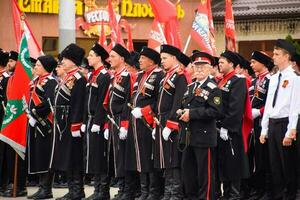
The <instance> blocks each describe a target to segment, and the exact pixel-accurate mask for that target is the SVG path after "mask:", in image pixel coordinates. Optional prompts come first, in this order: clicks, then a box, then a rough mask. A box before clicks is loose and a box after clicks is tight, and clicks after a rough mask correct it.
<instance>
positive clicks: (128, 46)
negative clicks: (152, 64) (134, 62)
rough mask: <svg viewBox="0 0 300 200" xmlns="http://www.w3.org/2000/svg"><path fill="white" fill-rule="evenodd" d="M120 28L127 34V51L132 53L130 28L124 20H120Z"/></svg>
mask: <svg viewBox="0 0 300 200" xmlns="http://www.w3.org/2000/svg"><path fill="white" fill-rule="evenodd" d="M120 26H121V27H122V28H123V29H124V30H125V32H126V33H127V50H128V51H129V52H131V51H134V49H133V42H132V34H131V26H130V24H129V23H128V21H127V20H126V19H121V21H120Z"/></svg>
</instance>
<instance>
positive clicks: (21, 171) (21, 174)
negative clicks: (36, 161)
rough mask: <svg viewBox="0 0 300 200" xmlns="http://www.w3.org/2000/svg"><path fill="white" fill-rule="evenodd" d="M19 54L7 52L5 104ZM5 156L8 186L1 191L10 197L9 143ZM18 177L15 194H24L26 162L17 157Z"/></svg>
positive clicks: (11, 153)
mask: <svg viewBox="0 0 300 200" xmlns="http://www.w3.org/2000/svg"><path fill="white" fill-rule="evenodd" d="M18 56H19V54H18V53H17V52H15V51H10V52H9V60H8V63H7V68H8V72H7V73H4V74H3V75H4V78H3V79H2V81H1V82H2V83H1V84H2V87H3V89H4V91H5V93H4V94H5V97H4V99H5V100H4V102H5V104H6V89H7V84H8V81H9V78H10V77H11V76H13V73H14V71H15V68H16V64H17V60H18ZM5 146H6V147H5V150H4V151H5V153H4V154H5V158H4V165H5V166H6V169H4V173H5V174H7V178H8V179H7V180H4V181H5V182H6V183H8V187H7V188H6V191H5V192H4V193H3V196H4V197H12V196H13V182H14V166H15V155H16V152H15V150H14V149H13V148H11V147H10V146H9V145H7V144H5ZM17 168H18V177H17V183H18V184H17V196H26V195H27V190H26V174H27V171H26V162H25V160H22V159H18V166H17Z"/></svg>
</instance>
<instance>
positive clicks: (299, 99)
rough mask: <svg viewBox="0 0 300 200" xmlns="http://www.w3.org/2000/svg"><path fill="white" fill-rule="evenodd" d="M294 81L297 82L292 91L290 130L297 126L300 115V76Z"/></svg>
mask: <svg viewBox="0 0 300 200" xmlns="http://www.w3.org/2000/svg"><path fill="white" fill-rule="evenodd" d="M294 82H295V84H294V87H293V91H292V100H291V101H292V102H291V112H290V115H289V127H288V129H289V130H290V129H296V128H297V122H298V116H299V114H300V76H297V77H296V78H295V80H294Z"/></svg>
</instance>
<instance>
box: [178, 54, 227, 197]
mask: <svg viewBox="0 0 300 200" xmlns="http://www.w3.org/2000/svg"><path fill="white" fill-rule="evenodd" d="M200 54H201V55H202V56H201V57H198V60H197V62H196V63H195V64H194V65H193V69H194V74H193V75H194V77H195V80H194V82H193V83H191V84H190V85H189V86H188V89H187V91H186V93H185V95H184V99H183V105H182V109H179V110H178V111H177V114H178V115H179V116H180V120H181V121H183V122H184V123H186V124H185V126H183V127H181V133H180V134H181V136H182V137H186V141H185V142H186V145H187V147H186V149H185V151H184V152H183V158H182V170H183V180H184V185H185V192H186V195H187V197H188V199H191V200H192V199H195V200H196V199H197V200H198V199H211V200H213V199H215V188H214V186H215V166H214V158H215V151H214V147H216V145H217V130H216V119H217V118H219V116H220V115H221V113H222V104H221V91H220V89H219V88H218V87H217V85H216V84H215V83H214V81H212V80H211V79H210V78H209V72H210V70H211V68H212V66H211V63H213V62H214V58H213V57H212V56H211V55H209V54H206V53H204V52H199V55H200ZM186 174H187V175H188V174H193V177H190V176H188V177H189V179H185V175H186ZM190 178H192V179H197V181H196V185H195V186H193V187H190V186H191V185H190V182H192V179H190ZM191 188H196V190H191Z"/></svg>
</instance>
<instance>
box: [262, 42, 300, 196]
mask: <svg viewBox="0 0 300 200" xmlns="http://www.w3.org/2000/svg"><path fill="white" fill-rule="evenodd" d="M273 53H274V55H273V60H274V64H275V65H276V66H277V67H278V69H279V71H278V72H277V73H276V74H274V75H273V76H271V78H270V83H269V90H268V95H267V100H266V105H265V111H264V115H263V118H262V122H261V126H262V129H261V134H260V142H261V143H265V142H266V138H268V147H269V157H270V167H271V175H272V192H273V199H276V200H277V199H284V198H285V199H295V196H296V188H297V185H296V184H297V182H296V177H297V176H296V166H297V165H296V164H295V163H296V162H297V161H296V145H295V144H294V142H293V140H294V139H295V136H296V134H295V131H296V124H297V115H298V114H297V113H296V112H295V110H293V107H292V106H291V105H292V104H293V103H294V98H292V97H293V95H292V94H293V92H292V90H293V88H294V87H296V86H297V82H296V80H297V78H298V77H297V75H296V73H295V71H294V70H293V68H292V65H291V62H290V61H291V58H292V56H293V55H294V54H295V48H294V47H293V45H292V44H290V43H289V42H287V41H285V40H282V39H278V40H277V41H276V44H275V47H274V51H273ZM298 84H299V83H298ZM297 92H299V91H297Z"/></svg>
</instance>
